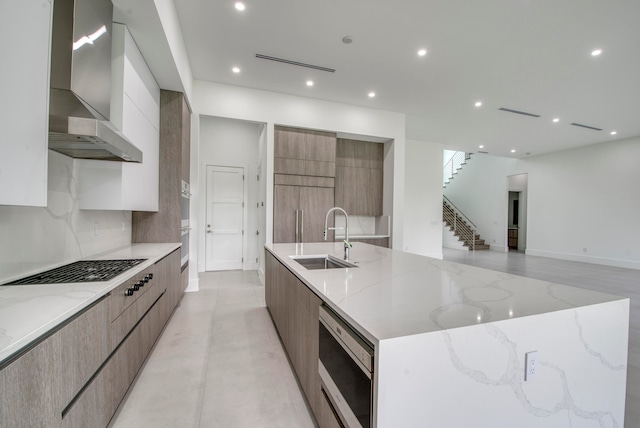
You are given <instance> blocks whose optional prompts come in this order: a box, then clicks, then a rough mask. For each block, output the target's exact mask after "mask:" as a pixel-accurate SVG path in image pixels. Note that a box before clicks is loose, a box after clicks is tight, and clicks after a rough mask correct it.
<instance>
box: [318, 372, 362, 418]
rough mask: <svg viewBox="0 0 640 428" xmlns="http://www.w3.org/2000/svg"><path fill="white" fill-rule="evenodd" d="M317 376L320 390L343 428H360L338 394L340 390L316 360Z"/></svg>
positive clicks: (344, 401) (347, 405) (345, 401)
mask: <svg viewBox="0 0 640 428" xmlns="http://www.w3.org/2000/svg"><path fill="white" fill-rule="evenodd" d="M318 374H319V375H320V383H321V384H322V389H324V391H325V392H326V393H327V397H328V398H329V402H330V404H331V406H332V407H333V409H334V410H335V411H336V413H337V414H338V416H339V417H340V419H341V420H342V423H343V424H344V426H345V427H347V428H362V424H361V423H360V421H359V420H358V418H357V417H356V415H355V414H354V413H353V410H351V407H349V404H348V403H347V400H345V399H344V397H343V396H342V394H341V393H340V389H339V388H338V386H337V385H336V384H335V382H334V381H333V379H331V375H330V374H329V372H328V371H327V369H326V368H325V367H324V364H322V361H320V360H318Z"/></svg>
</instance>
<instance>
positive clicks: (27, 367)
mask: <svg viewBox="0 0 640 428" xmlns="http://www.w3.org/2000/svg"><path fill="white" fill-rule="evenodd" d="M114 254H115V256H116V257H117V256H118V255H120V256H125V257H130V256H131V255H138V256H140V255H142V256H143V257H148V258H146V261H145V262H143V263H142V264H141V266H140V268H133V269H132V272H130V273H125V274H122V276H123V277H124V279H119V280H118V279H117V278H118V277H116V279H114V280H113V281H114V284H115V285H111V286H105V285H100V284H99V283H98V285H96V283H87V282H85V283H79V284H78V285H73V284H61V285H57V284H45V285H21V286H14V285H6V286H3V287H0V293H2V297H5V298H7V299H6V301H9V300H10V297H9V296H11V295H12V294H15V293H20V292H22V293H23V294H22V295H23V296H24V295H30V296H32V303H30V302H29V299H28V298H27V299H26V300H27V302H26V303H24V304H23V310H24V311H25V312H29V310H30V311H31V312H32V313H31V315H29V314H27V313H25V314H24V316H25V317H28V321H26V322H24V323H22V325H24V324H31V325H32V326H33V327H32V328H34V329H38V328H40V329H43V330H45V331H44V332H43V333H42V334H39V335H36V337H35V338H33V339H31V340H28V339H27V338H28V336H25V338H24V339H22V340H20V338H19V337H18V336H17V335H18V333H19V331H21V325H18V324H20V323H19V321H18V320H17V319H15V318H14V322H13V323H3V325H7V326H8V327H9V328H8V329H7V332H8V333H11V334H15V335H16V336H15V337H14V339H15V340H16V343H15V344H10V345H9V346H7V347H5V348H3V349H2V354H1V355H2V362H1V363H0V389H1V390H2V391H3V393H2V399H1V400H0V426H3V427H5V426H6V427H13V426H47V427H82V428H87V427H96V428H101V427H106V426H107V425H108V423H109V421H110V420H111V418H112V417H113V415H114V413H115V411H116V409H117V408H118V406H119V405H120V402H121V401H122V399H123V397H124V396H125V394H126V392H127V390H128V389H129V386H130V385H131V383H132V382H133V380H134V378H135V376H136V374H137V373H138V371H139V369H140V368H141V366H142V364H143V363H144V361H145V359H146V357H147V355H148V354H149V352H150V350H151V348H152V347H153V344H154V343H155V341H156V339H157V338H158V336H159V335H160V333H161V331H162V329H163V328H164V325H165V324H166V322H167V320H168V319H169V317H170V316H171V314H172V312H173V310H174V308H175V307H176V305H177V304H178V302H179V300H180V298H181V296H182V293H183V292H184V287H183V285H182V282H181V281H180V248H179V244H155V245H154V244H139V245H137V246H132V247H131V248H130V249H125V250H121V251H120V252H115V253H114ZM112 255H113V254H112ZM91 286H93V287H94V288H95V289H96V291H95V292H94V293H93V295H94V296H95V297H94V299H93V301H91V303H89V304H88V305H86V306H84V305H83V303H82V302H77V301H76V303H75V308H78V303H79V304H80V305H81V306H84V307H83V308H82V309H80V310H79V312H77V309H75V308H69V309H66V310H65V309H64V308H63V307H62V306H63V305H59V307H56V308H49V307H47V306H48V305H46V304H44V306H43V303H42V302H46V301H47V300H51V302H52V303H53V302H54V301H56V302H58V303H60V302H63V301H65V300H73V299H74V297H73V296H77V295H84V296H85V298H88V297H87V296H90V295H91V294H92V292H91ZM34 287H36V288H34ZM37 287H40V288H37ZM47 287H49V288H47ZM101 289H102V290H104V291H100V290H101ZM43 290H44V291H43ZM46 290H49V291H48V292H47V291H46ZM74 290H75V291H74ZM83 290H84V291H83ZM43 293H44V294H43ZM76 299H77V297H76ZM30 306H31V309H30ZM54 310H59V311H63V312H60V313H59V315H58V316H55V318H54V313H53V311H54ZM36 311H39V312H40V313H39V314H37V313H36ZM74 312H76V313H74ZM9 313H13V310H12V308H11V307H5V306H3V307H0V317H2V318H6V316H7V315H8V314H9ZM47 315H49V316H50V317H51V320H49V321H47V319H46V317H47ZM42 323H46V324H45V325H44V326H40V325H41V324H42ZM56 323H57V324H56ZM47 325H49V326H52V327H50V328H49V327H47ZM12 326H13V327H12ZM39 326H40V327H39ZM21 342H25V344H24V345H20V343H21Z"/></svg>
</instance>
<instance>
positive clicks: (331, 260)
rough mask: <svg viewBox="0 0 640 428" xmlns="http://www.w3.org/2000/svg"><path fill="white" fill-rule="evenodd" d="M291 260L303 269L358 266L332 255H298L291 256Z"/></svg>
mask: <svg viewBox="0 0 640 428" xmlns="http://www.w3.org/2000/svg"><path fill="white" fill-rule="evenodd" d="M292 258H293V260H295V261H296V262H298V263H299V264H301V265H302V266H303V267H304V268H305V269H308V270H316V269H344V268H354V267H358V266H356V265H354V264H352V263H349V262H346V261H344V260H340V259H338V258H336V257H332V256H309V257H305V256H298V257H292Z"/></svg>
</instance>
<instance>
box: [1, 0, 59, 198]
mask: <svg viewBox="0 0 640 428" xmlns="http://www.w3.org/2000/svg"><path fill="white" fill-rule="evenodd" d="M51 22H52V8H51V2H50V1H49V0H29V1H18V0H11V1H9V0H3V1H1V2H0V45H1V46H2V49H1V50H0V51H1V52H2V66H1V67H0V85H1V86H0V88H1V93H2V98H1V99H0V149H1V150H2V156H1V157H0V205H23V206H41V207H44V206H46V205H47V159H48V149H47V138H48V127H49V124H48V119H49V117H48V111H49V69H50V66H49V64H50V50H51V49H50V46H51Z"/></svg>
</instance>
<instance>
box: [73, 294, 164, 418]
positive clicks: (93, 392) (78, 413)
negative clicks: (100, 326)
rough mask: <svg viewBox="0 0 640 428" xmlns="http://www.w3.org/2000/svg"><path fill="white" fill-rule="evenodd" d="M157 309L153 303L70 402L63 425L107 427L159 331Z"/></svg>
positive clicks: (161, 324) (160, 326)
mask: <svg viewBox="0 0 640 428" xmlns="http://www.w3.org/2000/svg"><path fill="white" fill-rule="evenodd" d="M160 311H161V304H156V305H155V306H153V307H152V308H151V310H150V311H149V312H148V313H147V314H146V316H145V317H144V318H143V319H142V320H141V322H140V323H139V324H138V326H137V327H136V329H135V330H134V331H132V332H131V334H130V335H129V336H128V337H127V339H126V340H125V341H124V342H122V344H120V346H119V347H118V348H117V350H116V351H115V352H114V353H113V354H112V355H111V357H110V359H109V360H108V361H107V362H106V364H105V365H104V366H103V367H102V369H101V370H100V372H99V373H97V374H96V376H95V377H94V378H93V380H92V382H91V383H90V384H89V385H87V387H86V388H85V389H84V391H82V394H81V395H80V396H79V397H78V398H77V400H76V401H75V402H74V403H73V405H72V406H71V407H69V408H68V409H66V411H65V414H64V415H63V419H62V426H63V427H68V428H74V427H83V428H93V427H95V428H103V427H105V426H107V424H108V423H109V421H110V420H111V417H112V416H113V414H114V412H115V411H116V409H117V408H118V406H119V405H120V402H121V401H122V398H123V397H124V395H125V394H126V392H127V390H128V389H129V386H130V385H131V382H132V381H133V379H134V378H135V376H136V375H137V373H138V371H139V370H140V367H142V363H143V362H144V360H145V358H146V357H147V355H148V353H149V350H150V349H151V347H152V346H153V344H154V343H155V340H156V339H157V337H158V335H159V333H160V331H161V330H162V326H163V325H164V324H163V323H162V322H160V321H159V317H158V314H159V312H160Z"/></svg>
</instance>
